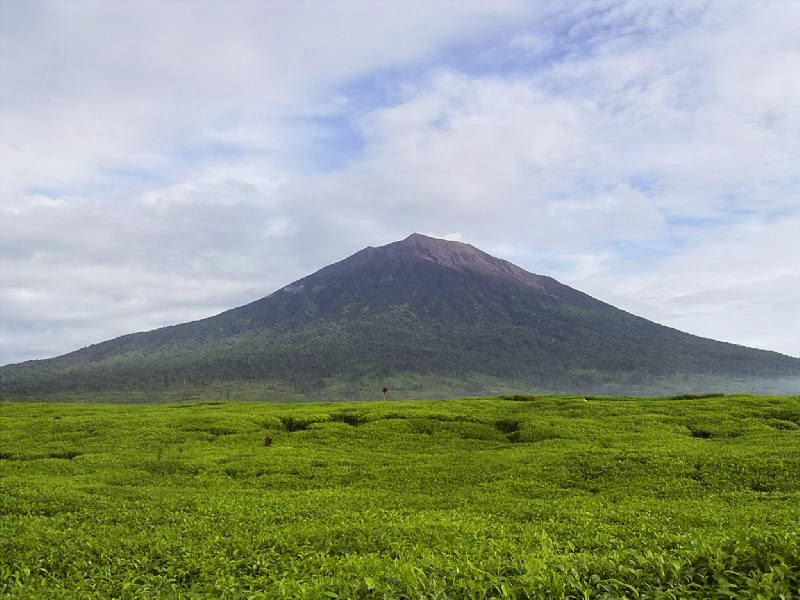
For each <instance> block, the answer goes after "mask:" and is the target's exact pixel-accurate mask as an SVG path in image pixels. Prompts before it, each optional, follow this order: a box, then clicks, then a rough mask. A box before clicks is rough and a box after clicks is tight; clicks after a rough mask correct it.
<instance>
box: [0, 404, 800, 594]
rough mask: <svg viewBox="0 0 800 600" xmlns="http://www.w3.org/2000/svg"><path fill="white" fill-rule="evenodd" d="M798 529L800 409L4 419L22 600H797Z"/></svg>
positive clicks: (485, 408) (130, 411)
mask: <svg viewBox="0 0 800 600" xmlns="http://www.w3.org/2000/svg"><path fill="white" fill-rule="evenodd" d="M268 442H270V443H268ZM798 523H800V399H799V398H754V397H708V398H697V397H688V398H681V399H657V400H655V399H650V400H643V399H613V398H590V399H588V400H587V401H584V400H583V399H582V398H565V397H552V398H545V397H539V398H533V397H524V396H521V397H509V398H495V399H465V400H457V401H438V402H374V403H347V404H343V403H337V404H284V405H274V404H253V403H248V404H241V403H219V402H212V403H205V404H201V403H189V404H176V405H130V404H122V405H108V404H80V403H78V404H74V403H73V404H52V403H41V404H36V403H7V402H6V403H3V404H0V595H2V596H3V597H12V598H37V597H39V598H74V597H81V598H91V597H96V598H111V597H118V598H151V597H167V598H169V597H175V598H179V597H183V598H199V597H214V598H304V597H305V598H320V597H322V598H402V597H409V598H422V597H427V598H559V597H569V598H621V597H630V598H709V597H710V598H731V597H740V598H796V597H798V594H800V591H798V585H800V532H799V531H798Z"/></svg>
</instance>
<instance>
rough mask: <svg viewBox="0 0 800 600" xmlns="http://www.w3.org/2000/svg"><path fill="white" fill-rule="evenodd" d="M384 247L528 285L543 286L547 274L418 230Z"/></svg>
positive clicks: (445, 265) (448, 265) (447, 265)
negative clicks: (528, 269)
mask: <svg viewBox="0 0 800 600" xmlns="http://www.w3.org/2000/svg"><path fill="white" fill-rule="evenodd" d="M378 250H384V251H386V252H388V253H390V254H394V255H397V256H398V257H400V258H409V257H413V258H418V259H423V260H429V261H431V262H434V263H436V264H438V265H440V266H443V267H448V268H451V269H457V270H460V271H475V272H479V273H482V274H484V275H493V276H498V277H501V278H503V279H512V280H515V281H516V282H518V283H522V284H524V285H526V286H529V287H535V288H540V289H543V288H544V287H545V280H547V279H548V278H546V277H542V276H541V275H536V274H534V273H530V272H528V271H526V270H525V269H522V268H520V267H518V266H516V265H514V264H512V263H510V262H508V261H506V260H502V259H500V258H495V257H494V256H492V255H490V254H487V253H486V252H483V251H482V250H479V249H477V248H476V247H475V246H472V245H470V244H466V243H464V242H457V241H453V240H444V239H440V238H435V237H430V236H427V235H423V234H421V233H412V234H411V235H409V236H408V237H407V238H405V239H404V240H401V241H399V242H394V243H392V244H388V245H386V246H383V247H382V248H380V249H378Z"/></svg>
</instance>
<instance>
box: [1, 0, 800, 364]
mask: <svg viewBox="0 0 800 600" xmlns="http://www.w3.org/2000/svg"><path fill="white" fill-rule="evenodd" d="M798 22H800V5H798V4H797V3H796V2H794V1H789V0H774V1H772V2H769V3H765V4H753V3H749V2H743V1H738V0H725V1H713V0H703V1H695V0H686V1H669V0H666V1H659V2H653V1H650V2H646V1H644V0H628V1H623V0H619V1H610V0H592V1H580V0H579V1H577V2H570V3H564V2H556V1H544V0H542V1H525V2H522V1H515V0H502V1H497V2H484V1H480V2H478V1H475V2H470V1H468V0H465V1H463V2H422V1H419V2H415V1H413V0H410V1H409V2H404V3H389V2H386V3H379V4H376V3H374V2H357V1H347V0H344V1H342V2H337V3H318V2H310V1H309V2H297V1H293V2H280V1H278V2H269V3H264V2H255V1H250V0H234V1H233V2H230V3H225V6H222V5H221V4H220V3H217V2H210V1H209V2H202V1H201V2H183V1H175V2H166V3H165V2H156V1H155V0H153V1H144V2H137V3H123V2H89V1H77V2H70V3H64V2H45V1H32V2H24V3H21V2H16V1H14V0H0V161H2V164H3V177H2V178H0V218H2V223H3V225H4V226H3V228H2V231H0V307H2V310H0V364H5V363H8V362H15V361H20V360H26V359H29V358H42V357H47V356H53V355H56V354H60V353H63V352H67V351H70V350H72V349H75V348H79V347H82V346H85V345H88V344H91V343H95V342H98V341H101V340H104V339H108V338H111V337H114V336H117V335H121V334H124V333H128V332H131V331H141V330H146V329H151V328H154V327H158V326H162V325H168V324H173V323H178V322H183V321H187V320H191V319H197V318H201V317H204V316H208V315H211V314H215V313H216V312H219V311H221V310H224V309H226V308H230V307H232V306H236V305H240V304H243V303H246V302H248V301H251V300H253V299H255V298H259V297H262V296H264V295H266V294H268V293H270V292H271V291H273V290H275V289H278V288H280V287H282V286H283V285H285V284H286V283H288V282H291V281H293V280H295V279H297V278H299V277H302V276H303V275H305V274H307V273H309V272H311V271H313V270H315V269H317V268H320V267H322V266H324V265H325V264H328V263H330V262H333V261H336V260H339V259H341V258H343V257H345V256H347V255H348V254H350V253H352V252H355V251H357V250H359V249H360V248H362V247H364V246H367V245H372V246H376V245H380V244H384V243H388V242H391V241H394V240H397V239H402V238H404V237H405V236H407V235H408V234H409V233H411V232H413V231H419V232H423V233H428V234H432V235H437V236H442V237H445V236H447V237H452V238H455V239H461V240H463V241H467V242H470V243H472V244H474V245H476V246H478V247H480V248H482V249H484V250H486V251H488V252H491V253H493V254H495V255H498V256H501V257H503V258H506V259H508V260H511V261H513V262H516V263H517V264H519V265H520V266H522V267H524V268H526V269H528V270H530V271H533V272H537V273H542V274H547V275H551V276H554V277H556V278H557V279H559V280H561V281H562V282H564V283H567V284H569V285H572V286H574V287H577V288H579V289H582V290H584V291H586V292H588V293H590V294H592V295H594V296H596V297H598V298H600V299H602V300H605V301H607V302H610V303H612V304H615V305H617V306H619V307H621V308H624V309H625V310H628V311H630V312H633V313H636V314H639V315H641V316H644V317H646V318H650V319H652V320H655V321H658V322H660V323H664V324H667V325H671V326H673V327H677V328H679V329H683V330H686V331H690V332H692V333H697V334H699V335H703V336H707V337H713V338H716V339H721V340H725V341H731V342H735V343H739V344H745V345H751V346H756V347H761V348H768V349H773V350H777V351H780V352H784V353H787V354H791V355H794V356H800V342H799V341H798V340H800V313H799V312H798V311H797V309H796V307H797V306H798V305H800V269H799V268H798V266H797V264H798V261H797V260H796V259H795V258H794V255H795V254H796V251H795V248H794V246H795V245H796V240H797V239H798V237H800V236H798V234H800V169H799V168H798V167H797V164H796V163H797V158H796V157H797V156H800V79H798V78H797V76H796V73H798V72H800V38H798V36H797V35H796V24H797V23H798Z"/></svg>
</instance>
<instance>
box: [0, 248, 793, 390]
mask: <svg viewBox="0 0 800 600" xmlns="http://www.w3.org/2000/svg"><path fill="white" fill-rule="evenodd" d="M2 378H3V389H4V390H5V391H6V392H7V393H11V394H16V395H19V396H25V395H28V396H31V395H53V394H56V395H58V394H74V393H89V392H92V393H95V392H110V391H115V390H117V391H119V390H122V391H125V390H140V391H141V390H150V391H152V390H179V389H188V388H194V389H202V388H203V387H204V386H210V385H217V384H226V385H229V386H230V385H235V386H238V388H237V389H243V390H248V391H247V394H250V395H251V396H252V397H259V398H260V397H263V398H270V399H271V398H280V397H282V395H290V396H292V397H306V398H325V397H329V398H348V397H374V396H375V390H380V388H381V386H382V385H383V384H384V382H390V383H392V384H393V385H395V386H399V387H400V388H403V389H404V390H405V393H406V395H419V396H425V395H460V394H468V393H471V394H484V393H499V392H507V391H531V390H534V391H536V390H539V391H542V390H554V391H581V392H605V391H607V392H609V393H659V392H665V391H680V390H703V389H714V390H721V391H726V390H730V391H751V390H754V389H755V388H756V387H757V386H758V388H759V389H764V386H767V387H769V386H770V385H773V383H771V382H780V381H789V380H793V378H800V359H796V358H792V357H788V356H784V355H781V354H778V353H776V352H769V351H764V350H755V349H752V348H746V347H742V346H737V345H733V344H727V343H723V342H717V341H713V340H709V339H704V338H700V337H697V336H694V335H690V334H687V333H683V332H681V331H678V330H675V329H672V328H668V327H664V326H661V325H658V324H656V323H653V322H651V321H648V320H646V319H643V318H640V317H637V316H634V315H631V314H629V313H627V312H624V311H622V310H619V309H617V308H614V307H613V306H611V305H609V304H606V303H604V302H601V301H600V300H596V299H594V298H592V297H591V296H588V295H587V294H584V293H583V292H580V291H578V290H575V289H573V288H570V287H568V286H566V285H563V284H561V283H559V282H558V281H556V280H555V279H553V278H551V277H546V276H543V275H537V274H534V273H530V272H528V271H526V270H524V269H522V268H520V267H518V266H516V265H514V264H512V263H510V262H508V261H505V260H502V259H499V258H496V257H493V256H491V255H489V254H487V253H485V252H483V251H481V250H479V249H477V248H475V247H473V246H471V245H469V244H465V243H462V242H454V241H447V240H441V239H436V238H432V237H428V236H425V235H421V234H419V233H414V234H412V235H410V236H409V237H407V238H406V239H404V240H401V241H398V242H394V243H391V244H387V245H385V246H381V247H377V248H373V247H368V248H365V249H363V250H361V251H359V252H357V253H355V254H353V255H352V256H350V257H349V258H346V259H344V260H341V261H339V262H336V263H334V264H331V265H329V266H327V267H325V268H323V269H320V270H319V271H317V272H316V273H313V274H311V275H309V276H307V277H304V278H302V279H300V280H298V281H295V282H293V283H291V284H289V285H287V286H284V287H283V288H281V289H279V290H277V291H276V292H274V293H272V294H270V295H268V296H266V297H264V298H261V299H260V300H256V301H255V302H251V303H250V304H247V305H244V306H241V307H238V308H234V309H231V310H228V311H226V312H223V313H221V314H219V315H216V316H214V317H209V318H207V319H203V320H200V321H194V322H191V323H184V324H181V325H175V326H171V327H164V328H161V329H156V330H154V331H150V332H146V333H136V334H131V335H126V336H122V337H119V338H116V339H113V340H109V341H107V342H103V343H100V344H95V345H93V346H89V347H87V348H83V349H81V350H78V351H76V352H72V353H70V354H66V355H63V356H60V357H56V358H53V359H49V360H43V361H30V362H27V363H21V364H18V365H10V366H6V367H3V369H2ZM775 385H777V384H775ZM247 394H245V396H247ZM240 395H241V394H240ZM248 397H249V396H248Z"/></svg>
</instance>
